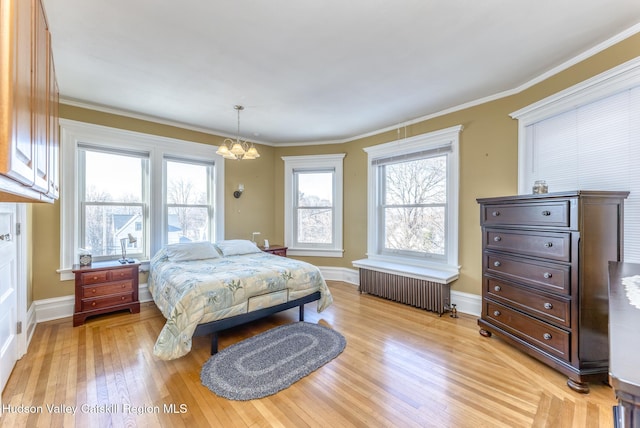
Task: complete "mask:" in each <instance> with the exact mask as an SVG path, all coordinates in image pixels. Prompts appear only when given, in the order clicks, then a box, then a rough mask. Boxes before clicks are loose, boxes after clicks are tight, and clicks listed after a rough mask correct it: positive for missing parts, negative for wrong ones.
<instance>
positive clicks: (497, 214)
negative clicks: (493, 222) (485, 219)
mask: <svg viewBox="0 0 640 428" xmlns="http://www.w3.org/2000/svg"><path fill="white" fill-rule="evenodd" d="M491 215H492V216H494V217H498V216H499V215H500V211H494V212H492V213H491Z"/></svg>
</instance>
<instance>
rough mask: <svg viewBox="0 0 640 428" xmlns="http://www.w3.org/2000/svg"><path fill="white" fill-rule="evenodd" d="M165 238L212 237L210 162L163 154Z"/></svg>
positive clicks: (196, 238) (186, 239) (193, 238)
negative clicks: (164, 155)
mask: <svg viewBox="0 0 640 428" xmlns="http://www.w3.org/2000/svg"><path fill="white" fill-rule="evenodd" d="M164 162H165V174H164V177H165V189H166V192H165V195H166V207H165V223H164V224H165V241H166V242H167V243H168V244H174V243H178V242H191V241H208V240H210V239H211V224H213V213H214V210H213V203H212V200H213V189H212V187H213V164H212V163H207V162H198V161H189V160H185V159H181V158H174V157H165V160H164Z"/></svg>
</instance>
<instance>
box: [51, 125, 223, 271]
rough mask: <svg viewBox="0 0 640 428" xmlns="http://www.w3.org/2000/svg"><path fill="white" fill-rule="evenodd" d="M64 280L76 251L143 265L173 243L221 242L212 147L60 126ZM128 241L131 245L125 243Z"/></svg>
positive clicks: (218, 169)
mask: <svg viewBox="0 0 640 428" xmlns="http://www.w3.org/2000/svg"><path fill="white" fill-rule="evenodd" d="M60 132H61V153H62V156H61V162H62V163H63V164H64V165H65V166H66V167H65V168H62V170H61V172H62V176H61V182H62V189H61V192H63V194H64V198H61V199H60V206H61V208H60V215H61V256H60V258H61V260H60V265H61V266H60V273H61V279H62V280H68V279H73V274H72V273H71V267H72V265H73V264H74V263H78V254H79V252H80V249H85V250H88V251H89V252H90V253H91V254H92V256H93V258H94V259H95V260H109V259H113V260H115V259H119V258H121V257H122V246H125V248H124V250H125V251H126V256H127V257H128V258H136V259H139V260H141V261H143V262H144V261H146V260H149V259H150V258H151V257H153V255H154V254H156V252H157V251H158V250H159V249H160V248H162V246H164V245H167V244H170V243H174V242H187V241H203V240H204V241H215V240H220V239H224V216H223V213H224V196H223V192H222V189H224V162H223V159H222V157H220V156H218V155H216V154H215V149H216V148H215V146H211V145H207V144H199V143H194V142H190V141H183V140H176V139H172V138H165V137H159V136H155V135H148V134H142V133H137V132H131V131H125V130H121V129H115V128H108V127H104V126H97V125H91V124H87V123H80V122H75V121H70V120H65V119H61V120H60ZM130 238H134V239H130Z"/></svg>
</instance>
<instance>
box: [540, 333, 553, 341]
mask: <svg viewBox="0 0 640 428" xmlns="http://www.w3.org/2000/svg"><path fill="white" fill-rule="evenodd" d="M542 337H544V340H551V335H550V334H549V333H545V334H543V335H542Z"/></svg>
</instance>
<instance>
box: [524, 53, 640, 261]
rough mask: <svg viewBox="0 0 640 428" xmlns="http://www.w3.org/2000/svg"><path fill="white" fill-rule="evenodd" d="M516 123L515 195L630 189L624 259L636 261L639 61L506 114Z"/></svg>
mask: <svg viewBox="0 0 640 428" xmlns="http://www.w3.org/2000/svg"><path fill="white" fill-rule="evenodd" d="M512 117H514V118H517V119H518V123H519V131H518V133H519V135H518V139H519V148H518V152H519V166H518V174H519V183H518V189H519V192H520V193H531V186H532V185H533V182H534V181H535V180H545V181H546V182H547V184H548V186H549V191H550V192H560V191H568V190H613V191H629V192H630V194H629V197H628V198H627V199H626V200H625V202H624V238H625V239H624V259H625V261H628V262H636V263H638V262H640V196H639V195H640V169H639V168H638V167H637V165H638V163H639V162H640V59H635V60H631V61H629V62H627V63H625V64H622V65H620V66H619V67H616V68H614V69H612V70H609V71H607V72H605V73H602V74H601V75H598V76H595V77H594V78H592V79H589V80H587V81H585V82H582V83H580V84H578V85H575V86H573V87H571V88H568V89H566V90H565V91H562V92H560V93H558V94H556V95H553V96H551V97H548V98H546V99H544V100H541V101H540V102H538V103H536V104H533V105H531V106H528V107H525V108H524V109H522V110H519V111H517V112H515V113H513V114H512Z"/></svg>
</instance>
